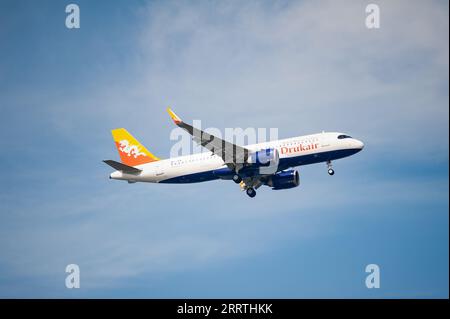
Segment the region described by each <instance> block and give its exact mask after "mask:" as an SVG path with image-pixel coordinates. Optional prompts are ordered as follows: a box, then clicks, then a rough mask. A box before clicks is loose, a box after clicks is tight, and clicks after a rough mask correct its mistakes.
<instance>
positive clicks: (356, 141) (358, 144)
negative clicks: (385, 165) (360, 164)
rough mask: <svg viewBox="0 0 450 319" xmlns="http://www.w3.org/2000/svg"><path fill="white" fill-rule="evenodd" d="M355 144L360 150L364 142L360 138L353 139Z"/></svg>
mask: <svg viewBox="0 0 450 319" xmlns="http://www.w3.org/2000/svg"><path fill="white" fill-rule="evenodd" d="M355 146H356V148H358V149H360V150H362V149H363V148H364V143H363V142H361V141H360V140H355Z"/></svg>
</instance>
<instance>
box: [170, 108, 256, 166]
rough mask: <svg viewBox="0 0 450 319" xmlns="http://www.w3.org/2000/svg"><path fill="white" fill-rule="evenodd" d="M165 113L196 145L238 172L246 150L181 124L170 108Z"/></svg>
mask: <svg viewBox="0 0 450 319" xmlns="http://www.w3.org/2000/svg"><path fill="white" fill-rule="evenodd" d="M167 112H168V113H169V115H170V117H171V118H172V120H173V122H174V123H175V125H177V126H178V127H180V128H182V129H184V130H185V131H187V132H188V133H189V134H191V135H192V137H193V140H194V141H195V142H196V143H198V144H200V145H201V146H203V147H205V148H206V149H207V150H209V151H211V152H212V153H213V154H215V155H217V156H220V157H221V158H222V159H223V161H224V162H225V164H226V165H227V166H228V167H230V168H231V169H233V170H236V171H238V170H239V169H240V168H241V167H242V166H243V163H244V162H245V161H246V160H247V158H248V155H249V153H250V151H249V150H248V149H247V148H245V147H242V146H239V145H236V144H233V143H230V142H227V141H225V140H223V139H221V138H218V137H217V136H214V135H211V134H209V133H207V132H205V131H202V130H199V129H197V128H195V127H193V126H192V125H189V124H187V123H185V122H183V121H182V120H181V119H180V118H179V117H178V116H177V115H176V114H175V113H174V112H173V111H172V110H171V109H170V108H167Z"/></svg>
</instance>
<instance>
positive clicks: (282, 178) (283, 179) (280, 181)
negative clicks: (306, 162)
mask: <svg viewBox="0 0 450 319" xmlns="http://www.w3.org/2000/svg"><path fill="white" fill-rule="evenodd" d="M267 185H269V186H270V187H272V189H288V188H293V187H297V186H298V185H300V175H299V174H298V171H297V170H288V171H281V172H279V173H276V174H275V175H273V176H272V177H271V178H270V180H269V181H268V183H267Z"/></svg>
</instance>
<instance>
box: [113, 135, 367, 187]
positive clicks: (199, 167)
mask: <svg viewBox="0 0 450 319" xmlns="http://www.w3.org/2000/svg"><path fill="white" fill-rule="evenodd" d="M338 136H344V134H343V133H318V134H312V135H305V136H298V137H293V138H287V139H282V140H276V141H270V142H265V143H259V144H252V145H247V146H245V147H246V148H247V149H249V150H250V151H252V152H254V151H259V150H263V149H268V148H275V149H277V150H278V152H279V156H280V161H279V163H280V164H279V170H284V169H287V168H290V167H295V166H299V165H307V164H314V163H319V162H327V161H331V160H335V159H339V158H343V157H347V156H350V155H353V154H355V153H357V152H359V151H360V150H361V149H362V148H363V147H364V144H363V143H362V142H361V141H359V140H357V139H354V138H351V137H348V136H347V137H346V138H342V139H340V138H338ZM136 168H139V169H141V170H142V172H141V173H140V174H138V175H134V174H126V173H123V172H121V171H115V172H113V173H112V174H111V175H110V178H112V179H119V180H127V181H129V182H150V183H194V182H203V181H208V180H213V179H219V178H223V177H222V176H221V175H220V174H219V173H218V172H220V171H224V170H226V169H227V166H226V165H225V163H224V161H223V160H222V158H221V157H219V156H217V155H213V154H212V153H211V152H209V151H208V152H203V153H198V154H193V155H187V156H180V157H174V158H169V159H165V160H160V161H156V162H151V163H147V164H142V165H139V166H136Z"/></svg>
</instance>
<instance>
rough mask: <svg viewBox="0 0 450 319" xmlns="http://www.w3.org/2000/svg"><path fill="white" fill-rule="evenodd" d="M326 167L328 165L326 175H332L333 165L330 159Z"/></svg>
mask: <svg viewBox="0 0 450 319" xmlns="http://www.w3.org/2000/svg"><path fill="white" fill-rule="evenodd" d="M327 167H328V175H330V176H332V175H334V169H333V166H332V165H331V161H327Z"/></svg>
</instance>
